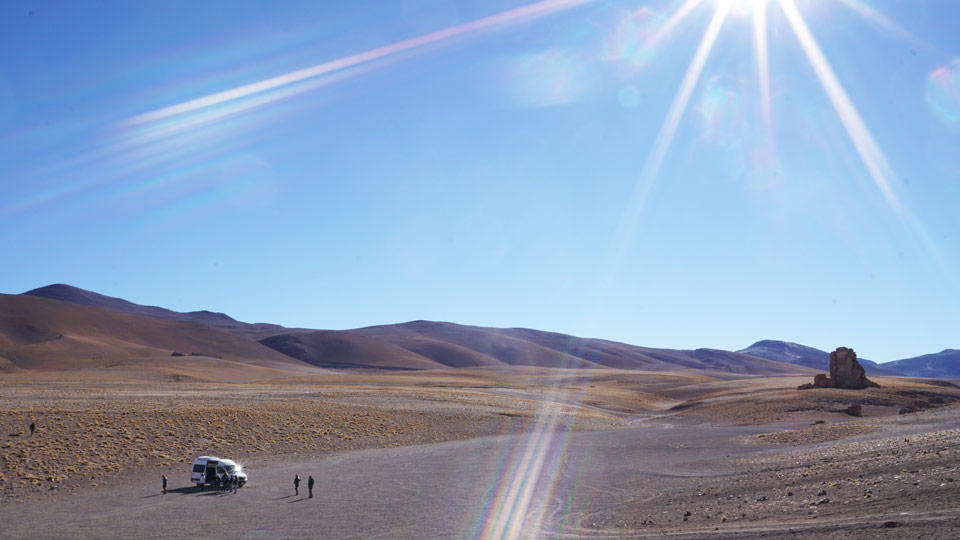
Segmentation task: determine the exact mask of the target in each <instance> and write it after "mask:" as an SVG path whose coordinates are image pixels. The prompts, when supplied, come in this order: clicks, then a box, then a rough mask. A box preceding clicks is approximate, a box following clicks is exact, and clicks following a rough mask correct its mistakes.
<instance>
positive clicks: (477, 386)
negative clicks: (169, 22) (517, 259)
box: [0, 366, 960, 539]
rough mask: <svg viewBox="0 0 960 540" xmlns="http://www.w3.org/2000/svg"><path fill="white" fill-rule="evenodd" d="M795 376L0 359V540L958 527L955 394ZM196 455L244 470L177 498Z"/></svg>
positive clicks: (955, 530) (186, 489) (959, 436)
mask: <svg viewBox="0 0 960 540" xmlns="http://www.w3.org/2000/svg"><path fill="white" fill-rule="evenodd" d="M807 379H808V377H800V376H779V377H761V378H744V377H743V376H740V375H736V376H735V375H732V374H726V375H724V374H719V373H708V372H698V371H693V372H687V373H664V372H638V371H619V370H578V369H570V370H559V369H547V368H529V367H510V368H467V369H457V370H430V371H420V372H414V371H404V372H389V371H366V372H362V373H349V372H338V373H331V374H329V375H319V376H309V377H297V378H289V379H285V380H274V381H271V382H246V383H233V384H228V383H222V382H204V381H198V380H192V379H190V378H189V377H188V378H184V379H183V380H179V381H178V380H174V379H171V378H169V377H164V378H156V379H155V380H151V379H150V378H149V377H147V376H146V375H144V373H142V372H138V371H135V370H130V368H129V367H125V366H118V367H116V368H114V369H103V370H85V371H77V372H56V373H39V372H31V373H13V374H6V375H3V376H0V490H2V492H0V495H2V496H0V523H2V524H3V526H2V527H0V537H2V538H24V537H28V536H29V537H33V538H89V537H97V538H129V537H132V536H136V537H146V538H182V537H186V536H200V537H214V538H356V539H361V538H363V539H366V538H391V539H393V538H595V539H600V538H663V537H671V538H702V537H706V536H710V537H721V538H779V537H784V538H786V537H791V538H794V537H800V538H841V537H842V538H955V537H960V508H958V507H957V501H958V500H960V408H958V406H957V405H956V404H957V403H958V402H960V388H958V387H957V386H954V385H953V384H952V383H950V382H946V381H924V380H918V379H908V378H883V377H881V378H877V381H878V382H879V383H880V384H881V385H882V388H876V389H868V390H863V391H852V390H837V389H816V390H806V391H798V390H795V388H796V386H797V385H798V384H800V383H802V382H806V381H807ZM852 404H859V405H861V408H862V416H861V417H856V416H851V415H850V414H847V413H845V412H843V411H844V410H845V409H847V407H849V406H850V405H852ZM901 413H902V414H901ZM31 422H35V424H36V432H35V433H34V434H33V435H31V434H30V430H29V425H30V423H31ZM202 454H212V455H218V456H221V457H229V458H233V459H235V460H237V461H239V462H241V463H242V464H243V465H244V469H245V471H246V472H247V474H248V475H249V478H250V480H249V483H248V484H247V485H246V486H244V487H243V488H241V489H240V490H239V492H238V493H236V494H232V493H231V494H220V493H217V492H216V491H214V490H211V489H209V488H208V489H206V490H204V491H199V490H197V489H195V487H194V486H193V485H192V484H191V483H190V480H189V472H190V462H191V461H192V459H193V458H194V457H196V456H198V455H202ZM295 474H299V475H300V476H301V477H302V478H303V483H302V484H301V486H300V493H299V495H295V494H294V490H293V477H294V475H295ZM161 475H167V476H168V477H169V479H170V489H169V493H167V494H165V495H164V494H161ZM308 476H313V477H314V478H315V480H316V486H315V488H314V494H313V498H309V497H307V494H306V493H307V488H306V481H307V478H308Z"/></svg>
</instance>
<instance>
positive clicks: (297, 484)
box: [293, 474, 300, 495]
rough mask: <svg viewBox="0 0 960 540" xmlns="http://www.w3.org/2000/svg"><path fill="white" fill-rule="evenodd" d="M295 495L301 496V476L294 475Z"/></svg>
mask: <svg viewBox="0 0 960 540" xmlns="http://www.w3.org/2000/svg"><path fill="white" fill-rule="evenodd" d="M293 494H294V495H299V494H300V475H299V474H295V475H293Z"/></svg>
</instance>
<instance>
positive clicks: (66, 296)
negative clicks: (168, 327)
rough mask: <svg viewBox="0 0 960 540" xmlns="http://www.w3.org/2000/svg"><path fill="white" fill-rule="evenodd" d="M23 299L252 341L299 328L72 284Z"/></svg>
mask: <svg viewBox="0 0 960 540" xmlns="http://www.w3.org/2000/svg"><path fill="white" fill-rule="evenodd" d="M22 296H36V297H40V298H49V299H51V300H60V301H62V302H71V303H74V304H81V305H84V306H92V307H98V308H104V309H109V310H112V311H118V312H120V313H129V314H131V315H143V316H146V317H156V318H159V319H167V320H171V321H189V322H197V323H202V324H207V325H210V326H215V327H217V328H220V329H223V330H226V331H228V332H230V333H233V334H237V335H241V336H245V337H248V338H250V339H253V340H259V339H263V338H265V337H268V336H272V335H276V334H284V333H288V332H292V331H295V330H299V329H296V328H284V327H283V326H280V325H276V324H267V323H253V324H251V323H245V322H240V321H238V320H236V319H234V318H232V317H230V316H229V315H226V314H223V313H217V312H213V311H206V310H203V311H189V312H186V313H183V312H179V311H172V310H169V309H166V308H162V307H157V306H144V305H141V304H135V303H133V302H129V301H127V300H124V299H122V298H115V297H113V296H105V295H102V294H98V293H95V292H92V291H87V290H84V289H80V288H78V287H73V286H71V285H63V284H56V285H47V286H46V287H40V288H38V289H33V290H31V291H27V292H25V293H23V295H22Z"/></svg>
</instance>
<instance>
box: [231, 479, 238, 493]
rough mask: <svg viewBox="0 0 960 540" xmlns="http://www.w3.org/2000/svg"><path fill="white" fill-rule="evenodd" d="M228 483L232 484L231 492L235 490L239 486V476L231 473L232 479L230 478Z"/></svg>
mask: <svg viewBox="0 0 960 540" xmlns="http://www.w3.org/2000/svg"><path fill="white" fill-rule="evenodd" d="M230 483H231V484H233V492H234V493H236V492H237V488H239V487H240V478H238V477H237V475H233V479H231V480H230Z"/></svg>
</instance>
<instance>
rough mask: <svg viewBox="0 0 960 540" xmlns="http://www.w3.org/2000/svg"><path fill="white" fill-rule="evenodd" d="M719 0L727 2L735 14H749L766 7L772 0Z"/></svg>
mask: <svg viewBox="0 0 960 540" xmlns="http://www.w3.org/2000/svg"><path fill="white" fill-rule="evenodd" d="M717 2H719V3H725V4H727V5H728V6H729V8H730V12H731V13H732V14H733V15H740V16H748V15H752V14H753V13H754V12H756V11H759V10H763V9H766V7H767V4H768V3H769V2H770V0H717Z"/></svg>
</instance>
